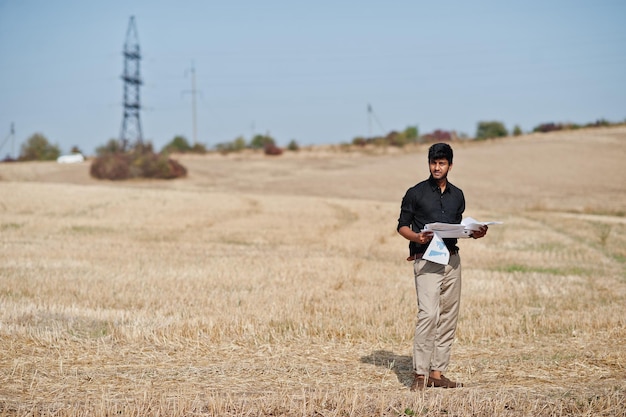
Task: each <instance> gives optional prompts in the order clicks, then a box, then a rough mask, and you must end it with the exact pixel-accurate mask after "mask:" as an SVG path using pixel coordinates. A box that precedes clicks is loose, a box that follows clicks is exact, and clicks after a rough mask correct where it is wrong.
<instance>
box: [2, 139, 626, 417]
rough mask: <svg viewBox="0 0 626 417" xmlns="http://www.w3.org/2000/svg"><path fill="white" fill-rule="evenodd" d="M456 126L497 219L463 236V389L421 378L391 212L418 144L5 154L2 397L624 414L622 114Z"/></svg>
mask: <svg viewBox="0 0 626 417" xmlns="http://www.w3.org/2000/svg"><path fill="white" fill-rule="evenodd" d="M454 147H455V152H456V153H455V161H454V162H455V164H454V168H453V170H452V173H451V175H450V179H451V181H452V182H453V183H455V184H456V185H458V186H460V187H461V188H463V189H464V191H465V194H466V199H467V210H466V215H468V216H472V217H474V218H477V219H479V220H501V221H504V222H505V223H504V224H503V225H499V226H493V227H492V228H491V229H490V231H489V233H488V235H487V237H486V238H485V239H482V240H478V241H474V240H463V241H461V242H460V246H461V256H462V258H463V262H464V283H463V285H464V288H463V296H462V307H461V317H460V323H459V329H458V335H457V342H456V344H455V346H454V349H453V362H452V365H451V368H450V369H449V370H448V372H447V374H448V376H449V377H452V378H454V379H459V380H462V381H464V382H465V383H466V384H467V387H466V388H462V389H458V390H441V389H435V388H431V389H427V390H426V391H425V392H424V393H422V394H416V393H412V392H410V391H409V389H408V385H409V384H410V382H411V357H410V355H411V345H412V331H413V326H414V324H415V314H416V301H415V290H414V286H413V277H412V268H411V264H410V263H409V262H406V261H405V260H404V259H405V257H406V254H407V247H406V246H407V245H406V242H405V241H404V240H403V239H402V238H401V237H400V236H399V235H397V233H396V232H395V227H396V220H397V216H398V212H399V204H400V199H401V198H402V196H403V194H404V192H405V190H406V189H407V188H408V187H409V186H411V185H413V184H414V183H415V182H417V181H419V180H421V179H423V178H425V177H426V176H427V174H428V171H427V165H426V149H427V148H426V147H425V146H420V147H417V148H414V149H409V150H404V151H402V152H397V151H392V150H391V149H390V150H387V151H384V152H382V151H372V150H369V151H364V152H350V153H347V152H340V151H338V150H333V149H326V150H322V149H316V150H302V151H301V152H299V153H297V154H285V155H283V156H281V157H264V156H260V155H247V156H228V157H223V156H203V157H199V156H185V157H181V158H179V160H180V161H181V162H182V163H183V164H184V165H185V166H187V168H188V169H189V171H190V174H189V176H188V178H185V179H181V180H175V181H167V182H158V181H131V182H119V183H117V182H116V183H112V182H100V181H96V180H93V179H91V178H90V177H89V175H88V170H89V165H88V164H87V163H86V164H80V165H59V164H56V163H20V164H0V248H1V250H0V306H1V308H0V416H4V415H7V416H14V415H20V416H21V415H54V416H87V415H89V416H111V415H135V416H143V415H164V416H205V415H207V416H208V415H211V416H213V415H216V416H218V415H220V416H221V415H224V416H266V415H268V416H269V415H272V416H283V415H284V416H378V415H380V416H401V415H445V416H460V417H463V416H492V415H501V416H535V415H545V416H548V415H550V416H552V415H554V416H560V415H564V416H565V415H585V416H596V415H603V416H624V415H626V411H624V410H625V409H626V399H625V396H626V308H625V305H626V273H625V272H626V266H625V262H626V217H625V210H626V170H625V169H624V165H623V160H624V157H625V156H626V128H624V127H621V128H611V129H595V130H581V131H575V132H564V133H554V134H545V135H530V136H525V137H521V138H509V139H505V140H499V141H487V142H482V143H458V144H455V145H454Z"/></svg>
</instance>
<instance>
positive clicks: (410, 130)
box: [404, 126, 419, 142]
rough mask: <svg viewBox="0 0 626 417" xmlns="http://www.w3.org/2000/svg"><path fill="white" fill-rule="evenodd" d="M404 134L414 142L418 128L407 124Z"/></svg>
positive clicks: (417, 134)
mask: <svg viewBox="0 0 626 417" xmlns="http://www.w3.org/2000/svg"><path fill="white" fill-rule="evenodd" d="M404 136H405V137H406V138H407V139H408V140H409V141H410V142H415V141H416V140H417V138H418V136H419V130H418V129H417V126H408V127H407V128H406V129H404Z"/></svg>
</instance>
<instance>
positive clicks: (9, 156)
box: [0, 123, 15, 161]
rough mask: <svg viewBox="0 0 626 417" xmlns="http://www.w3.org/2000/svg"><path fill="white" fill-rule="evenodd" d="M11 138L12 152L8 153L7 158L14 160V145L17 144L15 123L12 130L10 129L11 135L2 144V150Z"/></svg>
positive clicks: (0, 148) (0, 145)
mask: <svg viewBox="0 0 626 417" xmlns="http://www.w3.org/2000/svg"><path fill="white" fill-rule="evenodd" d="M9 139H11V153H10V154H9V155H7V157H6V158H5V159H6V160H8V161H11V160H14V159H13V155H14V145H15V125H14V124H13V123H11V130H10V133H9V135H8V136H7V137H6V138H5V139H4V140H3V141H2V143H1V144H0V150H2V148H3V147H4V145H6V143H7V142H8V141H9Z"/></svg>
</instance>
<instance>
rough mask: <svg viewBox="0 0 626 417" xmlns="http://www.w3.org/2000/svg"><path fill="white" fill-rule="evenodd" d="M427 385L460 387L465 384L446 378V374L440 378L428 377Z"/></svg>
mask: <svg viewBox="0 0 626 417" xmlns="http://www.w3.org/2000/svg"><path fill="white" fill-rule="evenodd" d="M427 386H429V387H436V388H460V387H462V386H463V384H462V383H460V382H454V381H450V380H449V379H448V378H446V377H445V376H443V375H441V378H439V379H437V378H428V384H427Z"/></svg>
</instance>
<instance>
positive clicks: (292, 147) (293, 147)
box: [287, 139, 300, 152]
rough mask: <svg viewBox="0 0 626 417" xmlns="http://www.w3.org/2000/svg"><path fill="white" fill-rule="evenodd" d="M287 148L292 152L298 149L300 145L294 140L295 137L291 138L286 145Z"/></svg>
mask: <svg viewBox="0 0 626 417" xmlns="http://www.w3.org/2000/svg"><path fill="white" fill-rule="evenodd" d="M287 149H289V150H290V151H292V152H297V151H299V150H300V145H298V142H296V140H295V139H291V141H290V142H289V144H288V145H287Z"/></svg>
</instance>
